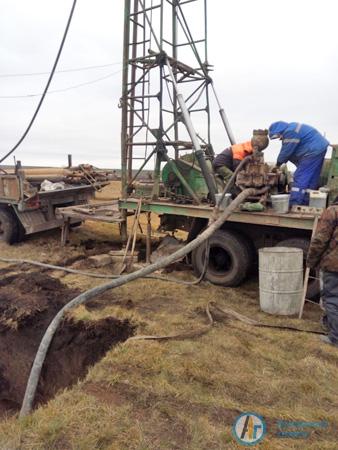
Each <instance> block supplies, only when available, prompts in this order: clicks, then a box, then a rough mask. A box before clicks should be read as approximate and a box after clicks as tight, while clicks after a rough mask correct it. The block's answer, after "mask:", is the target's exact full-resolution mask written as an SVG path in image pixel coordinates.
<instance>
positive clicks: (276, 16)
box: [0, 0, 338, 167]
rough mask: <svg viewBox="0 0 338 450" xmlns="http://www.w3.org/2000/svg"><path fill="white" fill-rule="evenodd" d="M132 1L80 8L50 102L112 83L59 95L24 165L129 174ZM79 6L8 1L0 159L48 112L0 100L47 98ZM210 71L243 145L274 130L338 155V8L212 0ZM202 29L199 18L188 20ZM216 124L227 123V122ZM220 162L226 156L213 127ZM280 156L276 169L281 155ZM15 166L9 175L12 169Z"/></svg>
mask: <svg viewBox="0 0 338 450" xmlns="http://www.w3.org/2000/svg"><path fill="white" fill-rule="evenodd" d="M123 3H124V2H123V0H99V1H95V2H94V1H92V0H78V2H77V7H76V10H75V13H74V18H73V22H72V24H71V28H70V31H69V35H68V38H67V41H66V44H65V47H64V51H63V54H62V57H61V60H60V62H59V66H58V70H62V69H69V68H77V67H84V66H92V65H104V64H112V65H111V66H108V67H105V68H100V69H92V70H87V71H79V72H66V73H59V74H56V75H55V77H54V80H53V82H52V85H51V87H50V90H51V91H53V90H58V89H64V88H68V87H71V86H74V85H77V84H80V83H85V82H90V81H93V80H96V79H98V78H101V77H105V76H107V75H110V74H113V75H112V76H111V77H109V78H107V79H105V80H102V81H100V82H98V83H94V84H88V85H86V86H83V87H80V88H78V89H72V90H69V91H65V92H56V93H50V94H49V95H48V96H47V98H46V100H45V102H44V104H43V106H42V109H41V111H40V113H39V116H38V118H37V120H36V122H35V124H34V125H33V128H32V130H31V132H30V134H29V136H28V137H27V139H26V140H25V141H24V143H23V144H22V145H21V146H20V148H19V149H18V150H17V151H16V158H17V159H20V160H21V161H22V162H23V163H24V164H35V165H46V164H49V165H64V164H65V163H66V155H67V154H68V153H72V154H73V158H74V163H76V164H77V163H80V162H88V163H92V164H95V165H97V166H100V167H119V158H120V109H118V107H117V105H118V101H119V97H120V95H121V77H122V75H121V71H120V70H121V60H122V37H123ZM71 4H72V1H71V0H57V1H56V0H29V1H27V0H0V11H1V15H0V155H2V154H4V153H5V152H7V151H8V150H9V149H10V148H11V147H12V146H13V145H14V144H15V143H16V141H17V140H18V139H19V137H20V136H21V134H22V133H23V131H24V130H25V127H26V126H27V123H28V122H29V120H30V118H31V116H32V114H33V112H34V109H35V107H36V105H37V102H38V100H39V98H38V97H29V98H27V97H26V98H15V99H13V98H1V97H4V96H19V95H27V94H34V93H37V94H39V93H41V92H42V90H43V88H44V86H45V83H46V80H47V77H48V75H41V76H30V77H4V76H3V75H6V74H20V73H31V72H48V71H50V69H51V66H52V64H53V62H54V59H55V56H56V52H57V49H58V46H59V44H60V40H61V37H62V33H63V30H64V27H65V23H66V20H67V17H68V14H69V10H70V7H71ZM208 9H209V12H208V23H209V62H210V63H211V64H213V65H214V69H215V70H214V72H213V78H214V81H215V86H216V89H217V91H218V95H219V98H220V100H221V102H222V104H223V106H224V108H225V110H226V112H227V115H228V118H229V121H230V123H231V126H232V128H233V131H234V134H235V136H236V139H237V141H239V142H240V141H242V140H247V139H248V137H249V136H250V133H251V131H252V129H253V128H265V127H268V126H269V124H270V123H271V122H274V121H276V120H285V121H290V122H291V121H297V122H298V121H299V122H305V123H308V124H310V125H313V126H315V127H316V128H317V129H318V130H320V131H321V132H322V133H325V134H326V136H327V137H328V139H329V140H330V141H331V143H338V126H337V118H338V88H337V84H338V39H337V32H336V22H337V9H338V7H337V2H336V1H335V0H321V1H318V0H297V1H295V0H293V1H292V0H284V1H283V2H280V1H276V0H255V1H253V0H222V1H221V0H209V1H208ZM189 19H191V20H192V19H193V17H189ZM213 117H214V119H213V120H214V121H215V123H216V121H219V119H218V116H217V110H215V111H214V114H213ZM214 130H215V132H214V136H213V145H214V148H215V150H216V152H219V151H221V150H222V149H223V148H225V147H226V146H227V145H228V141H227V139H226V136H225V134H224V131H223V130H222V127H221V126H215V127H214ZM278 148H279V144H278V143H276V142H273V143H272V144H270V147H269V150H267V151H268V152H269V156H268V158H267V159H268V160H270V161H272V160H274V158H275V157H276V155H277V153H278ZM11 162H12V158H9V159H8V160H7V161H6V163H11Z"/></svg>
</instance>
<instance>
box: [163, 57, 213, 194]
mask: <svg viewBox="0 0 338 450" xmlns="http://www.w3.org/2000/svg"><path fill="white" fill-rule="evenodd" d="M167 67H168V70H169V74H170V77H171V80H172V82H173V85H174V87H175V90H176V95H177V101H178V104H179V105H180V108H181V113H182V115H183V118H184V123H185V126H186V128H187V130H188V133H189V136H190V138H191V141H192V144H193V147H194V149H195V155H196V158H197V161H198V164H199V166H200V168H201V171H202V174H203V176H204V179H205V181H206V183H207V186H208V190H209V195H210V198H211V200H212V201H213V202H215V199H216V197H215V194H216V193H217V187H216V183H215V179H214V177H213V175H212V174H211V172H210V170H209V168H208V166H207V163H206V160H205V157H204V152H203V150H202V149H201V146H200V143H199V140H198V137H197V135H196V132H195V129H194V126H193V124H192V121H191V117H190V114H189V111H188V109H187V106H186V104H185V101H184V98H183V95H182V94H181V93H180V92H179V91H178V87H177V83H176V80H175V77H174V74H173V71H172V69H171V66H170V63H169V60H168V58H167Z"/></svg>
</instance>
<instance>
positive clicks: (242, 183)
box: [119, 0, 338, 297]
mask: <svg viewBox="0 0 338 450" xmlns="http://www.w3.org/2000/svg"><path fill="white" fill-rule="evenodd" d="M206 8H207V2H205V1H203V0H194V1H192V2H191V1H190V2H168V3H167V2H162V3H161V4H159V5H153V3H152V2H150V1H149V2H148V1H145V2H143V3H142V5H141V4H138V2H131V1H130V0H125V12H124V17H125V28H124V45H123V84H122V97H121V100H120V107H121V110H122V121H121V169H122V174H121V179H122V196H121V199H120V201H119V207H120V211H121V214H122V217H124V219H125V223H124V224H122V226H121V237H122V240H125V239H126V231H127V228H126V219H127V215H128V214H130V213H131V212H132V211H136V210H137V208H138V205H139V202H140V199H141V202H142V205H141V211H142V212H144V213H147V214H148V218H150V217H151V214H152V213H154V214H157V215H159V216H160V219H161V229H162V230H165V231H171V232H173V231H175V230H184V231H186V232H187V233H188V234H187V240H188V241H190V240H192V239H194V238H195V237H196V236H197V235H198V234H199V233H200V232H201V231H202V230H203V229H204V228H205V227H206V226H207V224H208V221H209V220H210V218H211V216H212V214H213V211H214V206H215V204H216V196H217V193H219V192H221V191H222V190H223V187H222V186H220V185H219V183H218V180H217V177H216V175H215V174H214V173H213V171H212V160H213V158H214V155H215V151H214V146H213V140H212V137H211V135H212V128H213V127H214V126H215V120H214V118H213V117H212V115H211V112H212V109H215V108H211V106H210V105H211V96H213V98H214V102H215V105H216V107H217V109H218V112H219V116H220V119H221V124H222V126H223V127H224V130H225V134H226V137H227V139H228V140H229V143H230V145H231V144H234V143H235V137H234V134H233V132H232V129H231V127H230V124H229V121H228V118H227V116H226V114H225V111H224V109H223V107H222V105H221V103H220V100H219V97H218V95H217V93H216V89H215V85H214V82H213V79H212V77H211V71H212V66H211V65H210V63H209V61H208V45H207V37H208V33H207V25H208V24H207V11H206ZM194 11H195V12H194ZM196 11H199V12H200V13H199V15H198V14H197V13H196ZM193 12H194V13H193ZM191 17H194V20H193V21H192V20H191V19H190V18H191ZM197 22H198V23H197ZM190 25H192V26H190ZM170 31H171V33H170ZM224 82H226V80H225V81H224ZM223 148H224V147H223ZM187 154H188V156H189V158H186V156H187ZM337 157H338V153H337V146H333V151H332V158H331V160H328V161H326V163H325V164H324V169H325V170H324V172H323V177H322V181H321V186H324V185H325V186H326V190H327V191H328V192H329V196H328V198H329V202H331V201H332V200H333V198H334V197H335V196H336V195H337V194H338V191H337V177H338V159H337ZM149 164H152V167H153V168H154V169H153V175H152V176H151V177H150V178H151V179H149V180H148V181H147V182H142V181H139V180H138V176H139V175H140V174H141V173H142V171H143V170H144V169H147V168H148V167H149ZM135 172H136V173H135ZM234 181H235V186H236V188H237V189H238V190H239V191H241V190H243V189H245V188H247V187H257V188H258V187H259V188H262V187H268V188H269V192H268V194H266V195H265V197H264V198H258V199H250V201H253V202H256V203H261V204H262V205H264V211H261V212H258V211H257V212H254V211H251V212H250V211H245V210H238V211H235V212H234V213H233V214H232V215H231V216H230V217H229V219H228V220H227V221H226V222H225V223H224V225H223V226H222V228H221V229H220V230H218V231H217V232H216V233H215V234H214V235H213V236H212V237H211V238H210V240H209V245H210V253H209V262H208V267H207V270H206V273H205V278H206V279H207V280H209V281H210V282H212V283H215V284H219V285H223V286H238V285H239V284H240V283H242V282H243V281H244V280H245V279H246V278H247V276H248V275H249V273H250V271H252V269H253V268H254V267H255V265H256V264H257V263H256V261H257V251H258V249H259V248H261V247H264V246H274V245H283V246H292V247H299V248H302V249H303V252H304V259H305V256H306V252H307V249H308V247H309V242H310V239H311V233H312V231H313V228H314V224H315V223H316V220H317V217H318V215H319V214H320V213H321V211H322V209H320V208H319V209H318V208H310V207H301V206H300V207H296V208H293V209H292V210H291V211H290V212H288V213H286V214H281V213H278V212H276V211H274V210H273V209H272V208H271V197H270V194H280V193H287V192H288V191H289V189H290V186H291V184H290V181H291V180H290V177H289V173H288V171H278V173H274V172H273V171H272V170H271V167H269V165H268V164H266V163H265V162H264V156H263V155H260V156H259V157H258V159H257V160H256V161H253V162H251V163H249V164H248V165H247V167H245V168H243V170H242V171H241V172H239V173H238V175H237V177H236V179H235V180H234ZM149 220H150V219H149ZM148 229H149V227H148ZM205 254H206V247H205V245H202V246H201V247H199V248H197V249H196V250H194V251H193V252H192V254H191V255H190V260H191V263H192V266H193V268H194V270H195V272H196V273H197V274H200V273H201V272H202V270H203V266H204V260H205ZM313 275H314V278H313V279H312V281H311V282H310V283H309V292H308V296H309V297H313V296H314V295H316V294H317V293H318V280H316V279H315V278H316V276H315V275H316V274H313Z"/></svg>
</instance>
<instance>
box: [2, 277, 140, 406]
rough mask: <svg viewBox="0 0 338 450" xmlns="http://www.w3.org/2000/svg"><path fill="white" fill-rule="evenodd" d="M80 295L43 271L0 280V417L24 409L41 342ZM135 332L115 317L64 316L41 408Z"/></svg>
mask: <svg viewBox="0 0 338 450" xmlns="http://www.w3.org/2000/svg"><path fill="white" fill-rule="evenodd" d="M77 293H78V292H77V291H76V290H74V289H73V290H72V289H69V288H67V287H66V286H65V285H63V284H62V283H61V282H60V280H58V279H53V278H51V277H50V276H48V275H47V274H45V273H40V272H31V273H21V274H16V275H10V276H5V277H4V276H3V277H2V279H1V280H0V414H1V413H4V412H5V411H16V410H18V408H19V407H20V404H21V401H22V398H23V395H24V391H25V387H26V383H27V379H28V376H29V372H30V368H31V365H32V362H33V359H34V357H35V354H36V351H37V349H38V346H39V343H40V341H41V338H42V336H43V334H44V332H45V330H46V328H47V326H48V325H49V323H50V322H51V320H52V318H53V317H54V316H55V314H56V313H57V311H59V310H60V308H61V307H62V306H63V305H64V304H65V303H67V302H68V301H69V300H71V299H72V298H73V297H75V296H76V295H77ZM132 333H133V327H132V326H131V325H130V324H129V323H128V322H127V321H119V320H117V319H115V318H106V319H102V320H100V321H96V322H91V321H76V322H75V321H74V320H72V319H70V318H65V319H64V321H63V323H62V325H61V327H60V328H59V331H58V332H57V333H56V335H55V337H54V340H53V343H52V346H51V348H50V350H49V352H48V355H47V359H46V362H45V364H44V367H43V371H42V376H41V379H40V383H39V387H38V392H37V398H36V404H39V403H43V402H46V401H47V400H48V399H50V398H51V397H53V396H54V395H55V393H56V392H57V391H58V390H59V389H62V388H64V387H67V386H70V385H71V384H73V383H75V382H76V381H77V380H78V379H79V378H82V377H84V376H85V374H86V373H87V370H88V367H89V366H91V365H92V364H94V363H95V362H96V361H98V360H99V359H100V358H101V357H102V356H103V355H104V354H105V353H106V351H107V350H108V349H109V348H110V347H111V346H112V345H113V344H115V343H118V342H120V341H124V340H126V339H127V338H128V337H129V336H130V335H131V334H132Z"/></svg>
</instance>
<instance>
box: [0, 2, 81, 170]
mask: <svg viewBox="0 0 338 450" xmlns="http://www.w3.org/2000/svg"><path fill="white" fill-rule="evenodd" d="M76 2H77V0H73V4H72V7H71V10H70V13H69V17H68V20H67V24H66V28H65V31H64V33H63V37H62V40H61V44H60V47H59V50H58V52H57V55H56V58H55V61H54V64H53V67H52V71H51V73H50V75H49V77H48V81H47V84H46V87H45V89H44V91H43V94H42V96H41V98H40V101H39V103H38V106H37V107H36V110H35V112H34V114H33V117H32V118H31V120H30V122H29V124H28V126H27V128H26V130H25V132H24V133H23V135H22V136H21V138H20V139H19V141H18V142H17V143H16V144H15V145H14V147H13V148H12V149H11V150H10V151H9V152H7V153H6V155H4V156H3V157H2V158H1V159H0V163H2V162H3V161H4V160H5V159H6V158H8V156H10V155H11V154H12V153H13V152H14V151H15V150H16V149H17V148H18V147H19V145H20V144H21V143H22V142H23V140H24V139H25V137H26V136H27V134H28V133H29V130H30V129H31V127H32V125H33V123H34V122H35V119H36V117H37V115H38V113H39V111H40V108H41V106H42V103H43V101H44V99H45V97H46V93H47V91H48V88H49V85H50V84H51V82H52V79H53V76H54V73H55V70H56V66H57V64H58V62H59V59H60V56H61V53H62V50H63V46H64V44H65V41H66V37H67V34H68V30H69V27H70V24H71V21H72V17H73V13H74V9H75V6H76Z"/></svg>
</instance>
